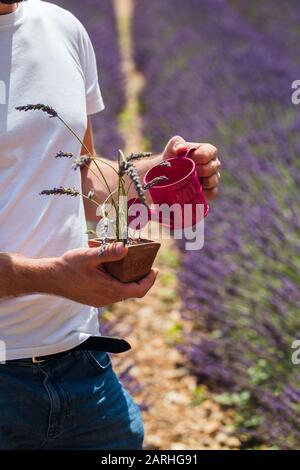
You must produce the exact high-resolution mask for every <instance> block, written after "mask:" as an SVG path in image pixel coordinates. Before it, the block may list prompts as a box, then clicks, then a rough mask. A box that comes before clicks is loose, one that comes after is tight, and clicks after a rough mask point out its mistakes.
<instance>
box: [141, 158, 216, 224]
mask: <svg viewBox="0 0 300 470" xmlns="http://www.w3.org/2000/svg"><path fill="white" fill-rule="evenodd" d="M193 150H194V149H191V150H189V151H188V152H187V153H186V154H185V155H184V156H179V157H175V158H171V159H169V160H166V161H167V162H168V163H169V166H163V165H156V166H155V167H153V168H151V169H150V170H148V172H147V173H146V175H145V177H144V184H147V183H149V182H150V181H152V180H153V179H154V178H157V177H159V176H166V177H167V178H168V179H167V180H166V181H162V182H161V183H159V184H157V185H155V186H153V187H152V188H150V189H149V192H150V195H151V198H152V201H153V203H154V205H155V206H154V209H153V208H152V209H151V219H152V220H156V221H159V222H160V223H161V224H163V225H166V226H168V227H170V228H172V229H178V228H185V227H191V226H194V225H196V224H197V223H198V222H200V221H201V220H202V219H203V218H204V217H206V216H207V214H208V212H209V205H208V203H207V201H206V199H205V196H204V193H203V189H202V186H201V184H200V181H199V178H198V175H197V171H196V165H195V162H194V161H193V160H192V159H191V158H188V154H189V153H190V152H191V151H193ZM170 209H172V210H170Z"/></svg>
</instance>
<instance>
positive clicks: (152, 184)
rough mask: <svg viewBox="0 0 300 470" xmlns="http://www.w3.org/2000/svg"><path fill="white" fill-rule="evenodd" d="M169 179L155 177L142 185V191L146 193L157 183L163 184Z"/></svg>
mask: <svg viewBox="0 0 300 470" xmlns="http://www.w3.org/2000/svg"><path fill="white" fill-rule="evenodd" d="M168 180H169V178H168V177H167V176H157V177H156V178H154V179H153V180H152V181H149V183H147V184H145V185H144V190H145V191H147V190H148V189H151V188H153V186H155V185H157V184H158V183H163V182H164V181H168Z"/></svg>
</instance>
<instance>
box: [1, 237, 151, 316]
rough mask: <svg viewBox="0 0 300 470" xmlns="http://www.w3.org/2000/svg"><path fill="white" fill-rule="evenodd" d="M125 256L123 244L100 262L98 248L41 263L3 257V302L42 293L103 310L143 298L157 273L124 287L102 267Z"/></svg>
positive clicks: (114, 246)
mask: <svg viewBox="0 0 300 470" xmlns="http://www.w3.org/2000/svg"><path fill="white" fill-rule="evenodd" d="M126 254H127V248H126V247H124V246H123V245H122V243H120V244H112V245H109V247H108V248H107V250H106V253H105V254H104V255H103V256H101V258H99V255H98V249H97V248H80V249H77V250H72V251H68V252H67V253H65V254H64V255H63V256H61V257H58V258H40V259H31V258H25V257H23V256H20V255H14V254H6V253H0V300H1V299H4V298H9V297H18V296H22V295H26V294H34V293H42V294H50V295H57V296H60V297H65V298H68V299H70V300H74V301H75V302H78V303H81V304H86V305H92V306H95V307H102V306H105V305H110V304H112V303H115V302H119V301H120V300H122V299H127V298H131V297H143V296H144V295H145V294H146V293H147V292H148V290H149V289H150V288H151V287H152V285H153V284H154V282H155V278H156V276H157V271H156V270H152V271H151V272H150V274H149V275H148V276H147V277H145V278H144V279H142V280H141V281H139V282H133V283H128V284H122V283H121V282H119V281H117V280H116V279H114V278H113V277H111V276H110V275H109V274H108V273H107V272H106V271H105V269H104V268H103V266H102V263H104V262H106V261H117V260H119V259H122V258H123V257H124V256H126Z"/></svg>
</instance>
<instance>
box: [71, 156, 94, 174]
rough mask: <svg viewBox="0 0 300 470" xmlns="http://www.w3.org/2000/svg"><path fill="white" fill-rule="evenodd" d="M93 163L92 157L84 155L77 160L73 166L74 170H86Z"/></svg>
mask: <svg viewBox="0 0 300 470" xmlns="http://www.w3.org/2000/svg"><path fill="white" fill-rule="evenodd" d="M90 161H91V157H90V155H83V156H82V157H78V158H76V159H75V161H74V163H73V165H72V168H73V170H75V171H76V170H77V169H78V168H80V169H81V168H84V167H85V166H87V165H88V164H89V163H90Z"/></svg>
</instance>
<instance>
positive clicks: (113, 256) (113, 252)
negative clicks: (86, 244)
mask: <svg viewBox="0 0 300 470" xmlns="http://www.w3.org/2000/svg"><path fill="white" fill-rule="evenodd" d="M127 252H128V247H126V246H124V245H123V243H108V244H107V245H105V246H104V245H103V246H102V247H101V246H99V247H98V248H90V249H89V250H87V256H88V259H89V262H90V263H91V264H94V265H95V266H98V265H99V264H102V263H106V262H107V261H118V260H120V259H122V258H125V256H126V255H127Z"/></svg>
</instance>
